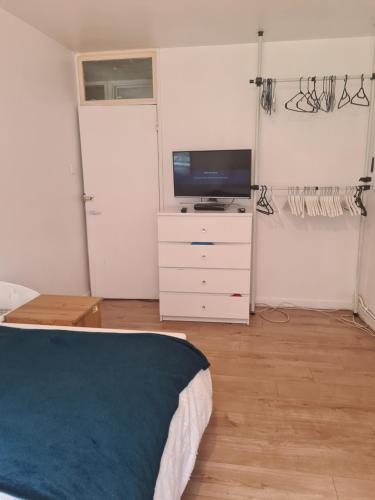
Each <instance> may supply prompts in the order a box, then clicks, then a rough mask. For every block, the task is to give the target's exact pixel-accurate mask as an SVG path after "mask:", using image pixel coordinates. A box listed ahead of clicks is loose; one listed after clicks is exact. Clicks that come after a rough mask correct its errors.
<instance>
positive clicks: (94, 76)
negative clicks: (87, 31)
mask: <svg viewBox="0 0 375 500" xmlns="http://www.w3.org/2000/svg"><path fill="white" fill-rule="evenodd" d="M78 73H79V80H80V95H81V104H94V105H95V104H115V105H116V104H156V82H155V53H154V52H153V51H143V52H126V53H121V54H119V53H101V54H86V55H80V56H78Z"/></svg>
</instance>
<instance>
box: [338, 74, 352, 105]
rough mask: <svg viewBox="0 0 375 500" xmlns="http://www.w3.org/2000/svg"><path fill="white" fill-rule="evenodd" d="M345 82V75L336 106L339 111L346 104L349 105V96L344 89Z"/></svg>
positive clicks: (346, 79) (346, 80)
mask: <svg viewBox="0 0 375 500" xmlns="http://www.w3.org/2000/svg"><path fill="white" fill-rule="evenodd" d="M347 82H348V75H345V80H344V88H343V91H342V94H341V97H340V100H339V103H338V105H337V108H338V109H341V108H343V107H344V106H346V105H347V104H349V103H350V95H349V93H348V91H347V89H346V84H347Z"/></svg>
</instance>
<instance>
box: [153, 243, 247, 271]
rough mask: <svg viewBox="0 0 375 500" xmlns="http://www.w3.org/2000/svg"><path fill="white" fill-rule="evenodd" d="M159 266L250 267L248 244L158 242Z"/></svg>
mask: <svg viewBox="0 0 375 500" xmlns="http://www.w3.org/2000/svg"><path fill="white" fill-rule="evenodd" d="M159 266H160V267H198V268H203V269H205V268H211V269H212V268H218V269H250V245H245V244H239V245H225V244H221V245H190V244H188V243H159Z"/></svg>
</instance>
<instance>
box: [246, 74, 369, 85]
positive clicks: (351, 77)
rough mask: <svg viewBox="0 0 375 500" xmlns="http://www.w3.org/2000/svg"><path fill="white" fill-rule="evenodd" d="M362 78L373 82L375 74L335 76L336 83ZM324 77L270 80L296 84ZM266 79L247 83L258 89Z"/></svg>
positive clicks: (256, 79) (260, 78)
mask: <svg viewBox="0 0 375 500" xmlns="http://www.w3.org/2000/svg"><path fill="white" fill-rule="evenodd" d="M362 77H363V79H364V80H370V81H371V80H375V73H372V74H371V75H370V74H368V75H340V76H335V78H336V81H338V80H342V81H344V80H346V79H347V80H361V79H362ZM325 78H326V77H325V76H309V77H304V76H302V77H292V78H272V80H273V81H275V82H277V83H296V82H307V81H310V82H322V81H323V80H324V79H325ZM266 80H267V78H262V77H261V76H257V77H256V78H252V79H251V80H249V83H253V84H255V85H256V86H257V87H260V86H261V85H262V84H263V81H266Z"/></svg>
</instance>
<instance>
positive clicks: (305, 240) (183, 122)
mask: <svg viewBox="0 0 375 500" xmlns="http://www.w3.org/2000/svg"><path fill="white" fill-rule="evenodd" d="M372 47H373V40H372V39H371V38H358V39H355V38H354V39H353V38H352V39H335V40H315V41H303V42H301V41H299V42H278V43H265V47H264V75H265V76H277V77H289V76H299V75H315V74H318V75H322V74H323V75H324V74H345V73H349V74H360V73H362V72H365V73H366V72H370V69H371V60H372ZM255 68H256V46H255V45H233V46H221V47H220V46H219V47H195V48H176V49H162V50H160V54H159V87H160V88H159V94H160V111H161V124H162V130H161V134H162V137H161V144H162V174H163V179H162V188H163V193H162V194H163V201H164V206H167V207H169V206H171V205H173V204H174V205H176V201H175V200H174V198H173V184H172V165H171V152H172V151H173V150H176V149H210V148H240V147H254V128H253V127H254V110H255V102H256V101H255V98H256V90H255V88H254V86H250V85H249V84H248V80H249V78H252V77H255V76H256V69H255ZM356 86H358V82H356V83H354V84H353V85H352V84H351V85H350V88H351V89H352V90H353V89H354V88H355V87H356ZM341 88H342V83H338V91H337V95H338V96H339V93H340V89H341ZM297 90H298V88H297V85H296V84H279V85H278V87H277V101H278V110H277V113H276V114H275V115H273V116H272V117H268V116H264V115H263V116H262V136H261V137H262V138H261V148H260V151H259V154H260V163H261V165H260V178H259V180H260V182H261V183H262V182H264V183H268V184H274V185H290V184H298V185H300V184H301V185H304V184H307V185H310V184H318V185H325V184H329V185H331V184H341V185H343V184H346V183H348V184H353V183H356V182H357V181H358V178H359V177H360V176H361V175H362V173H363V169H364V155H365V141H366V125H367V118H368V111H367V109H363V108H359V107H355V106H348V107H346V108H344V109H342V110H337V111H334V112H333V113H329V114H323V113H319V114H318V115H313V116H311V115H304V114H303V115H302V114H297V113H292V112H288V111H286V110H284V109H283V103H284V102H285V101H286V100H287V98H288V97H292V96H293V95H294V94H295V93H297ZM277 201H278V203H279V205H280V207H282V213H281V215H280V216H277V217H267V216H261V215H260V216H259V217H258V220H259V232H258V237H257V242H256V243H257V248H258V262H257V301H258V302H267V303H272V304H278V303H280V302H284V301H289V302H293V303H295V304H298V305H305V306H319V307H350V306H351V305H352V297H353V291H354V282H355V270H356V257H357V243H358V227H359V220H358V219H354V218H350V217H343V218H340V219H336V220H325V219H323V220H322V218H319V219H309V220H306V219H305V220H300V219H296V218H294V217H293V216H291V215H289V214H288V213H287V212H285V211H284V210H283V206H284V204H285V197H283V196H281V197H280V196H278V197H277Z"/></svg>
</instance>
